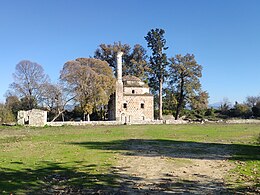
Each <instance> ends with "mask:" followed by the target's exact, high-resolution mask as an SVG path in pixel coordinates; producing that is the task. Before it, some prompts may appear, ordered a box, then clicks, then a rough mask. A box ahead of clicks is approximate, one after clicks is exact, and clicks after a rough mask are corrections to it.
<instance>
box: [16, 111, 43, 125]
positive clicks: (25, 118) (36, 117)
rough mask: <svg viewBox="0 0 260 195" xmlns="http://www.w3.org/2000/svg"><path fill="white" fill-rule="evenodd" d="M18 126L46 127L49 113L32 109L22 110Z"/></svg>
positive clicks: (18, 118)
mask: <svg viewBox="0 0 260 195" xmlns="http://www.w3.org/2000/svg"><path fill="white" fill-rule="evenodd" d="M17 124H18V125H29V126H44V125H46V124H47V111H44V110H39V109H32V110H28V111H25V110H20V111H18V114H17Z"/></svg>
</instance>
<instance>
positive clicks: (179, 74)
mask: <svg viewBox="0 0 260 195" xmlns="http://www.w3.org/2000/svg"><path fill="white" fill-rule="evenodd" d="M169 60H170V62H171V64H170V71H169V72H170V81H169V83H170V85H174V86H175V89H176V95H177V106H176V114H175V119H178V118H179V116H180V112H181V111H182V110H183V109H184V108H185V106H186V103H190V104H191V105H192V101H193V102H198V101H195V100H194V97H200V95H201V84H200V81H199V78H200V77H201V76H202V74H201V71H202V66H201V65H199V64H198V63H197V62H196V60H195V56H194V55H191V54H186V55H185V56H182V55H180V54H179V55H176V57H175V58H174V57H173V58H170V59H169ZM203 94H204V98H203V99H204V100H203V101H204V104H205V103H206V100H205V99H207V97H208V96H207V93H206V92H203ZM193 105H194V103H193Z"/></svg>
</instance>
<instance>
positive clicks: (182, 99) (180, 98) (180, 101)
mask: <svg viewBox="0 0 260 195" xmlns="http://www.w3.org/2000/svg"><path fill="white" fill-rule="evenodd" d="M183 101H184V80H183V78H182V79H181V91H180V97H179V99H178V103H177V109H176V114H175V120H178V119H179V117H180V112H181V109H182V105H183Z"/></svg>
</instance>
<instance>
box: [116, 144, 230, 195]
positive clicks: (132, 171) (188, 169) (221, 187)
mask: <svg viewBox="0 0 260 195" xmlns="http://www.w3.org/2000/svg"><path fill="white" fill-rule="evenodd" d="M127 147H128V150H127V151H128V152H127V153H125V154H124V155H120V156H119V164H118V166H117V167H114V168H115V170H114V171H115V173H117V174H118V175H120V176H121V177H120V179H119V182H120V183H121V186H120V188H119V189H117V190H116V192H115V193H114V194H227V193H228V190H227V188H226V186H225V175H226V174H227V172H228V171H229V170H230V169H232V167H233V166H232V164H231V163H229V162H228V161H227V158H228V157H230V151H228V149H227V148H225V147H221V148H220V147H217V145H214V144H213V145H212V144H209V145H207V144H200V143H193V142H180V143H168V144H167V145H165V144H164V143H161V142H157V141H150V140H132V142H131V144H129V145H128V146H127Z"/></svg>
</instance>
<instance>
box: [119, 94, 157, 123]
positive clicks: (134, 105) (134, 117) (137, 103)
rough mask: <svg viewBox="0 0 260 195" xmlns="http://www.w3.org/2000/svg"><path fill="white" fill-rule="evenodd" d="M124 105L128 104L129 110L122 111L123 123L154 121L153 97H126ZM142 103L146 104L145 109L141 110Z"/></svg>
mask: <svg viewBox="0 0 260 195" xmlns="http://www.w3.org/2000/svg"><path fill="white" fill-rule="evenodd" d="M123 103H126V104H127V108H123V110H122V113H121V117H122V121H124V122H126V123H132V122H134V121H144V120H146V121H148V120H153V118H154V113H153V96H137V95H133V96H131V95H125V96H124V99H123ZM141 103H142V104H144V108H141Z"/></svg>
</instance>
